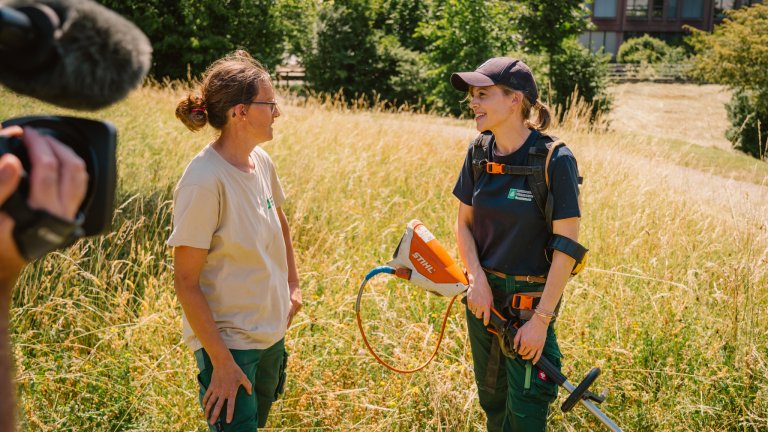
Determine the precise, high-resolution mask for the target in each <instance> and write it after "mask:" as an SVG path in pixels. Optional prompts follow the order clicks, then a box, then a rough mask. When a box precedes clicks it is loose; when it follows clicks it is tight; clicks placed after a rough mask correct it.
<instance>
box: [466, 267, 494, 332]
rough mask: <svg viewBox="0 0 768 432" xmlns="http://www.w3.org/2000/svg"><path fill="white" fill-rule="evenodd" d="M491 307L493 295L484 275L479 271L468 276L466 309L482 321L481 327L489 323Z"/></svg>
mask: <svg viewBox="0 0 768 432" xmlns="http://www.w3.org/2000/svg"><path fill="white" fill-rule="evenodd" d="M492 306H493V293H492V292H491V287H490V285H488V279H486V277H485V273H484V272H482V271H480V272H478V273H476V274H475V275H470V276H469V288H468V289H467V307H468V308H469V311H470V312H472V314H473V315H474V316H476V317H477V318H478V319H481V320H483V325H486V326H487V325H488V323H489V322H490V321H491V307H492Z"/></svg>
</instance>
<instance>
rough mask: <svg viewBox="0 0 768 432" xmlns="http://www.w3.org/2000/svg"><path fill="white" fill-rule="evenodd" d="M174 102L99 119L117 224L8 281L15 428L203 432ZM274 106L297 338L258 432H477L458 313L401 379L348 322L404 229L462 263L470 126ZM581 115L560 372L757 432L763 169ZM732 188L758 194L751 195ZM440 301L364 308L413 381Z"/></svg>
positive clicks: (8, 103)
mask: <svg viewBox="0 0 768 432" xmlns="http://www.w3.org/2000/svg"><path fill="white" fill-rule="evenodd" d="M181 94H182V93H181V91H180V90H177V89H165V88H144V89H142V90H140V91H137V92H135V93H133V94H132V95H131V96H130V97H129V98H128V99H126V100H125V101H123V102H121V103H120V104H118V105H116V106H114V107H112V108H109V109H107V110H104V111H100V112H98V113H95V114H92V116H94V117H98V118H107V119H110V120H111V121H113V122H114V123H115V124H116V125H117V127H118V129H119V131H120V144H119V155H118V157H119V169H120V182H119V188H118V199H117V206H118V211H117V213H116V215H115V221H114V230H113V231H112V232H111V233H109V234H107V235H105V236H103V237H100V238H96V239H89V240H85V241H82V242H80V243H78V244H77V245H75V246H74V247H73V248H71V249H69V250H67V251H64V252H62V253H56V254H51V255H50V256H49V257H47V258H46V259H44V260H42V261H41V262H39V263H37V264H35V265H34V266H32V267H30V268H29V269H28V270H27V271H26V272H25V273H24V275H23V276H22V278H21V280H20V281H19V284H18V286H17V288H16V292H15V297H14V309H13V311H12V319H13V323H12V325H13V341H14V344H15V354H16V364H17V376H18V384H19V396H20V397H19V403H20V406H21V410H22V413H21V415H20V417H21V422H22V424H23V427H24V429H25V430H32V431H82V430H94V431H169V430H173V431H177V430H178V431H189V430H197V431H204V430H205V425H204V423H203V420H202V415H201V413H200V409H199V408H198V405H197V399H196V397H197V396H196V394H197V389H196V384H195V379H194V376H195V373H196V368H195V365H194V360H193V357H192V354H191V353H190V352H189V350H188V349H187V348H186V347H185V346H184V345H183V344H182V343H181V318H180V306H179V305H178V302H177V300H176V297H175V294H174V292H173V286H172V259H171V255H170V252H171V251H170V250H169V248H167V247H166V246H165V244H164V242H165V240H166V239H167V237H168V234H169V232H170V219H171V218H170V215H171V202H170V201H171V196H172V190H173V186H174V184H175V182H176V181H177V179H178V177H179V176H180V175H181V172H182V171H183V169H184V167H185V165H186V163H187V161H188V160H190V159H191V158H192V157H193V156H194V154H195V153H196V152H198V151H199V150H200V149H201V148H202V147H203V146H204V145H205V144H206V143H207V142H208V141H209V140H210V139H211V138H212V136H213V135H212V132H211V131H204V132H201V133H198V134H192V133H190V132H188V131H186V129H185V128H184V127H183V126H182V125H181V123H180V122H178V121H177V120H176V119H175V118H174V117H173V108H174V107H175V101H176V98H178V97H179V96H181ZM0 100H2V101H3V103H0V118H7V117H10V116H15V115H21V114H30V113H39V112H56V113H64V112H67V111H64V110H58V109H53V108H51V107H49V106H44V105H42V104H40V103H37V102H34V101H30V100H28V99H23V98H18V97H16V96H13V95H11V94H9V93H8V92H5V91H3V92H2V93H0ZM284 111H285V115H284V116H283V117H282V118H280V119H278V121H277V123H276V125H275V128H276V133H275V136H276V139H275V140H274V141H272V142H270V143H268V144H266V145H265V149H266V150H267V151H268V152H269V153H270V154H271V155H272V157H273V159H274V160H275V162H276V165H277V168H278V173H279V174H280V176H281V179H282V181H283V186H284V188H285V190H286V192H287V195H288V200H287V202H286V206H285V211H286V214H287V216H288V219H289V223H290V225H291V228H292V232H293V236H294V245H295V247H296V251H297V259H298V263H299V269H300V275H301V284H302V289H303V293H304V301H305V307H304V309H303V311H302V312H301V313H300V314H299V315H298V316H297V317H296V318H295V319H294V324H293V326H292V327H291V329H290V331H289V333H288V336H287V346H288V349H289V351H290V353H291V357H290V364H289V381H288V384H287V388H286V394H285V395H284V398H283V399H282V400H281V401H279V402H278V403H277V404H276V405H275V406H274V407H273V412H272V414H271V416H270V420H269V425H268V426H269V427H271V428H274V429H286V430H353V429H359V430H366V431H369V430H371V431H423V430H434V431H437V430H451V431H453V430H458V431H473V430H479V429H481V428H482V427H483V424H484V417H483V414H482V411H481V410H480V407H479V405H478V403H477V394H476V390H475V388H474V385H473V378H472V361H471V355H470V352H469V347H468V343H467V340H466V328H465V322H464V319H463V313H462V312H461V311H460V310H459V308H457V307H454V311H453V312H452V313H451V316H450V318H449V320H448V324H447V326H448V328H447V330H446V339H445V340H444V341H443V347H442V348H441V351H440V353H439V356H438V358H437V360H436V361H435V362H434V363H433V364H432V365H430V366H429V367H428V368H427V369H425V370H424V371H423V372H420V373H417V374H413V375H397V374H393V373H391V372H389V371H387V370H386V369H384V368H383V367H381V366H379V365H378V364H376V363H375V362H374V361H373V359H372V358H371V357H370V356H369V355H368V354H367V352H366V351H365V349H364V347H363V344H362V340H361V338H360V336H359V333H358V331H357V328H356V325H355V317H354V312H353V307H354V300H355V295H356V291H357V286H358V284H359V283H360V281H361V280H362V278H363V276H364V275H365V273H367V272H368V271H369V270H370V269H371V268H372V267H374V266H376V265H380V264H383V263H384V262H385V261H386V260H388V259H389V256H390V255H391V253H392V251H393V250H394V247H395V246H396V244H397V241H398V240H399V238H400V235H401V234H402V232H403V230H404V228H405V224H406V223H407V222H408V220H410V219H412V218H419V219H421V220H422V221H423V222H424V223H425V224H426V225H427V226H428V227H429V228H430V229H431V230H432V232H433V233H434V234H435V235H436V236H437V237H438V238H440V239H441V242H442V243H443V244H444V245H446V246H447V247H448V249H449V250H450V251H451V252H452V253H454V255H455V240H454V237H453V234H452V233H453V224H454V221H455V214H456V210H457V202H456V200H455V198H453V197H452V195H451V189H452V187H453V183H454V181H455V178H456V175H457V173H458V170H459V167H460V165H461V163H462V159H463V157H464V155H465V152H466V146H467V142H468V141H469V139H471V137H473V136H474V132H473V129H472V128H471V126H470V124H469V123H467V122H459V121H455V120H450V119H445V118H437V117H432V116H428V115H423V114H407V113H401V114H388V113H384V112H375V111H363V110H343V109H341V108H339V107H338V106H334V105H333V104H332V103H331V102H327V103H325V104H320V103H312V102H310V103H298V102H295V101H294V102H291V103H290V104H287V106H286V107H285V110H284ZM68 113H71V112H68ZM577 120H578V119H573V118H571V119H570V120H569V121H568V122H566V123H565V124H563V125H561V126H560V127H559V128H558V129H556V130H555V131H554V132H555V134H557V135H559V136H561V137H562V138H564V139H566V141H567V142H568V144H569V146H570V147H571V148H572V150H573V151H574V153H575V154H576V156H577V158H578V160H579V168H580V170H581V172H582V174H583V175H584V176H585V177H586V182H585V185H584V188H583V207H584V209H583V212H584V217H583V223H582V227H583V228H582V242H583V243H584V244H586V245H587V246H588V247H589V248H590V250H591V256H590V261H589V263H588V269H587V270H585V271H584V272H583V273H582V274H581V275H579V276H578V277H577V278H574V279H573V280H572V281H571V282H570V283H569V285H568V287H567V289H566V294H565V298H564V307H563V309H562V315H561V319H560V320H559V324H558V332H559V337H560V342H561V349H562V351H563V352H564V354H565V356H566V357H565V359H564V372H565V373H566V375H568V376H570V377H571V379H572V381H579V380H580V379H581V377H582V376H583V374H585V373H586V372H587V371H588V370H589V369H590V368H591V367H592V366H595V365H598V366H600V367H601V368H602V369H603V371H604V372H603V376H601V378H600V379H599V380H598V382H597V384H595V389H598V390H599V389H602V388H608V389H610V390H611V394H610V396H609V398H608V401H607V402H606V403H605V404H604V405H603V407H602V408H603V409H604V411H605V412H607V413H609V415H610V416H611V417H612V418H613V419H615V420H616V422H617V423H618V424H619V425H621V426H622V427H624V428H625V430H627V431H631V430H662V431H672V430H674V431H696V432H700V431H722V430H734V431H761V430H766V429H768V378H766V377H767V376H768V323H767V321H766V320H765V318H764V317H765V316H768V290H766V286H768V271H767V270H766V269H768V226H767V224H768V221H767V220H766V211H765V209H766V205H767V204H766V200H767V199H768V194H766V193H765V191H766V189H765V188H764V187H761V186H756V185H759V184H763V185H764V184H765V180H764V178H765V171H763V170H764V168H763V167H761V166H760V168H754V173H755V174H754V177H751V174H750V173H751V172H752V171H750V170H752V169H753V168H751V165H749V164H747V163H746V162H744V161H741V160H739V161H738V162H734V165H733V166H730V165H728V166H726V164H730V162H727V160H726V159H725V158H722V160H723V162H724V163H723V164H722V165H720V164H719V162H718V158H717V157H715V158H713V159H711V160H710V159H708V156H701V155H699V154H698V153H697V152H698V151H699V150H698V149H695V148H693V147H691V146H686V145H684V144H678V143H670V142H666V141H663V140H661V139H646V138H642V137H638V136H632V135H628V134H615V133H599V132H594V131H593V132H590V131H588V130H586V129H585V128H583V127H579V126H578V125H579V124H581V123H579V121H577ZM734 160H735V159H734ZM691 161H695V162H691ZM756 166H759V165H756ZM691 168H698V169H702V170H704V171H707V172H710V171H711V172H713V173H716V174H718V176H713V175H710V174H708V173H706V172H704V173H702V172H698V171H694V170H692V169H691ZM723 172H726V173H728V174H723ZM740 176H743V177H740ZM730 177H733V178H739V179H740V180H745V181H747V182H749V183H755V185H751V186H754V188H757V189H755V190H754V191H751V192H750V193H749V194H747V193H746V192H745V190H743V189H742V188H746V186H745V185H744V184H741V183H738V184H734V183H733V182H732V181H730V180H728V178H730ZM753 192H754V193H753ZM761 192H762V195H761ZM724 196H725V197H724ZM726 198H728V199H726ZM447 303H448V299H444V298H437V297H434V296H431V295H426V294H424V293H422V292H420V291H419V290H418V289H416V288H414V287H412V286H408V285H406V284H403V283H398V282H395V281H387V280H386V278H384V277H381V278H380V279H376V280H375V281H374V282H372V283H371V284H370V289H369V290H368V291H367V294H366V295H365V297H364V302H363V310H364V319H365V325H366V328H367V331H368V334H369V337H370V338H371V340H372V342H373V343H374V345H375V346H376V347H377V348H378V349H380V350H381V351H382V352H383V353H384V354H385V356H386V357H387V358H388V359H389V360H390V361H392V362H395V363H397V364H398V365H400V366H404V367H406V366H413V365H415V364H417V363H419V362H420V361H421V360H423V359H424V358H426V356H427V355H428V354H429V352H430V350H431V349H432V347H433V346H434V343H435V341H436V334H437V331H438V330H439V324H440V319H441V314H442V312H443V310H444V308H445V306H446V305H447ZM561 401H562V396H561V398H560V400H559V401H558V403H559V402H561ZM551 429H552V430H554V431H573V430H588V429H593V430H601V425H600V424H599V423H598V422H597V421H596V420H594V419H593V418H592V417H591V416H590V415H589V413H588V412H587V411H586V410H584V409H582V408H578V407H577V408H576V409H574V411H572V412H571V413H568V414H563V413H561V412H559V409H557V408H555V409H554V410H553V414H552V428H551Z"/></svg>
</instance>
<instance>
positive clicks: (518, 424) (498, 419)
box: [466, 272, 562, 432]
mask: <svg viewBox="0 0 768 432" xmlns="http://www.w3.org/2000/svg"><path fill="white" fill-rule="evenodd" d="M486 277H487V278H488V284H489V285H490V286H491V290H492V292H493V303H494V307H495V308H496V309H497V310H499V311H502V310H503V309H504V308H505V307H506V306H507V305H508V303H507V304H505V302H506V301H508V300H509V299H510V298H511V296H512V295H513V294H514V293H521V292H531V291H542V290H543V289H544V284H541V283H529V282H519V281H515V280H514V279H512V278H508V279H503V278H500V277H498V276H496V275H493V274H490V273H487V272H486ZM466 314H467V328H468V330H469V341H470V345H471V347H472V359H473V362H474V369H475V383H476V384H477V390H478V395H479V397H480V406H481V407H482V408H483V411H485V414H486V416H487V426H488V431H489V432H496V431H504V432H508V431H521V432H523V431H524V432H537V431H545V430H546V427H547V416H548V414H549V405H550V403H551V402H552V401H554V400H555V398H556V397H557V384H556V383H555V382H554V381H552V379H550V378H548V377H547V376H546V374H544V373H543V372H541V371H540V370H539V369H538V368H536V366H534V365H532V364H531V362H530V361H528V360H523V359H522V358H520V357H517V358H514V359H512V358H508V357H504V356H503V355H502V354H501V352H500V350H499V349H498V345H497V346H496V347H492V342H493V340H492V338H496V336H495V335H493V334H491V333H490V332H488V330H487V329H486V327H485V326H484V325H483V321H482V320H480V319H477V318H476V317H475V316H474V315H472V313H471V312H470V311H469V309H468V308H467V309H466ZM521 326H522V323H521ZM543 355H544V356H545V357H547V359H549V360H550V361H551V362H552V364H554V365H555V366H556V367H557V368H558V369H559V368H560V365H561V363H560V358H561V357H562V354H560V348H559V347H558V345H557V337H556V336H555V329H554V326H553V325H551V324H550V326H549V328H548V329H547V339H546V342H545V343H544V353H543ZM494 359H496V360H494Z"/></svg>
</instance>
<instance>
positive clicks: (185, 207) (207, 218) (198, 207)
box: [168, 185, 219, 249]
mask: <svg viewBox="0 0 768 432" xmlns="http://www.w3.org/2000/svg"><path fill="white" fill-rule="evenodd" d="M218 224H219V198H218V195H217V194H216V193H214V192H211V191H210V190H208V189H206V188H204V187H202V186H198V185H189V186H181V187H179V188H178V189H176V191H175V192H174V194H173V231H172V232H171V236H170V237H169V238H168V246H171V247H177V246H190V247H195V248H199V249H210V247H211V239H212V238H213V233H214V232H215V231H216V228H217V226H218Z"/></svg>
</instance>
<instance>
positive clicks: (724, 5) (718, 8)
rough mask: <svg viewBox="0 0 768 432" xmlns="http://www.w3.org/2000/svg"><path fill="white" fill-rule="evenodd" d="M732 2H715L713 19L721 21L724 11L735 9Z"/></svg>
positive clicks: (731, 0)
mask: <svg viewBox="0 0 768 432" xmlns="http://www.w3.org/2000/svg"><path fill="white" fill-rule="evenodd" d="M734 3H735V2H734V0H715V18H719V19H722V18H723V17H724V16H725V11H726V10H729V9H733V8H734V7H735V4H734Z"/></svg>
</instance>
